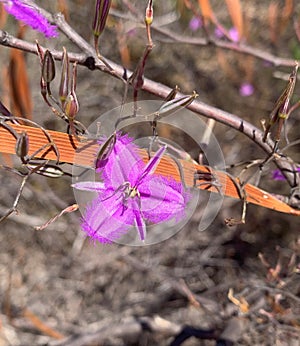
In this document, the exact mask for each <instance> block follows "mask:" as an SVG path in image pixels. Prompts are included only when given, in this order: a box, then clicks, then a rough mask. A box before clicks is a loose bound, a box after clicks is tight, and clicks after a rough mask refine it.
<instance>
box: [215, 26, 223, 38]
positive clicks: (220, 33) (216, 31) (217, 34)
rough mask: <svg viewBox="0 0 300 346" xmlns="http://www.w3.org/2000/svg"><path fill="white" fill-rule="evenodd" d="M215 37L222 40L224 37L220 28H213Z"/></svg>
mask: <svg viewBox="0 0 300 346" xmlns="http://www.w3.org/2000/svg"><path fill="white" fill-rule="evenodd" d="M215 36H216V38H222V37H224V33H223V31H222V30H221V29H220V28H218V27H216V28H215Z"/></svg>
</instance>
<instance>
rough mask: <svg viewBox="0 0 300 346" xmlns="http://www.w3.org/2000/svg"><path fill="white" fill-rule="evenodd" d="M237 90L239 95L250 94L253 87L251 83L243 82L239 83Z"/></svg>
mask: <svg viewBox="0 0 300 346" xmlns="http://www.w3.org/2000/svg"><path fill="white" fill-rule="evenodd" d="M239 92H240V95H241V96H245V97H247V96H251V95H252V94H253V93H254V87H253V85H252V84H250V83H248V82H244V83H242V84H241V86H240V90H239Z"/></svg>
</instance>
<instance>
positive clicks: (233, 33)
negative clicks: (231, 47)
mask: <svg viewBox="0 0 300 346" xmlns="http://www.w3.org/2000/svg"><path fill="white" fill-rule="evenodd" d="M228 33H229V37H230V38H231V40H232V41H233V42H239V40H240V35H239V32H238V31H237V29H236V28H235V27H233V28H231V29H229V32H228Z"/></svg>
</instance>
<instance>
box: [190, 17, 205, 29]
mask: <svg viewBox="0 0 300 346" xmlns="http://www.w3.org/2000/svg"><path fill="white" fill-rule="evenodd" d="M201 26H202V20H201V18H199V17H195V16H194V17H193V18H192V19H191V20H190V22H189V28H190V29H191V30H192V31H197V30H198V29H199V28H201Z"/></svg>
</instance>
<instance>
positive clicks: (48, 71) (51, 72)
mask: <svg viewBox="0 0 300 346" xmlns="http://www.w3.org/2000/svg"><path fill="white" fill-rule="evenodd" d="M42 76H43V79H44V81H45V82H46V83H50V82H52V81H53V79H54V78H55V63H54V58H53V56H52V54H51V53H50V51H49V50H48V49H47V50H46V52H45V54H44V59H43V63H42Z"/></svg>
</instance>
